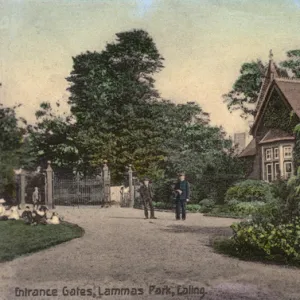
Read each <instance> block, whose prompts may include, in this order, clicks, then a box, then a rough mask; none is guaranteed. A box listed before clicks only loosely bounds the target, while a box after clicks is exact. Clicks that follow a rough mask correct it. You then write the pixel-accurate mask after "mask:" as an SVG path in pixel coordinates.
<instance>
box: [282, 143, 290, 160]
mask: <svg viewBox="0 0 300 300" xmlns="http://www.w3.org/2000/svg"><path fill="white" fill-rule="evenodd" d="M283 156H284V158H292V147H291V146H289V147H283Z"/></svg>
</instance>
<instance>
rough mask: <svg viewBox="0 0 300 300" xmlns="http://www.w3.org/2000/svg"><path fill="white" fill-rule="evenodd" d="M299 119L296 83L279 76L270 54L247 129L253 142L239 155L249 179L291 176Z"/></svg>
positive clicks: (298, 83) (299, 85)
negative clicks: (250, 123)
mask: <svg viewBox="0 0 300 300" xmlns="http://www.w3.org/2000/svg"><path fill="white" fill-rule="evenodd" d="M299 120H300V80H299V79H291V78H288V76H287V74H286V73H285V74H283V72H282V71H280V70H279V68H278V67H277V66H276V64H275V63H274V62H273V59H272V55H270V61H269V65H268V68H267V70H266V73H265V76H264V79H263V82H262V86H261V90H260V93H259V95H258V101H257V107H256V116H255V119H254V122H253V124H252V126H251V128H250V134H251V135H252V136H253V139H252V140H251V142H250V143H249V144H248V145H247V146H246V148H245V149H244V150H243V151H242V152H241V153H240V155H239V157H240V158H242V159H245V160H246V161H248V163H249V173H248V178H249V179H260V180H265V181H268V182H271V181H274V180H276V179H277V178H278V177H283V178H286V179H287V178H289V177H290V176H291V175H292V174H294V173H295V166H294V163H293V150H294V146H295V136H294V134H293V129H294V127H295V126H296V125H297V124H298V123H299V122H300V121H299Z"/></svg>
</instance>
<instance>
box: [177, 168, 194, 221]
mask: <svg viewBox="0 0 300 300" xmlns="http://www.w3.org/2000/svg"><path fill="white" fill-rule="evenodd" d="M174 189H175V192H176V220H180V210H181V218H182V220H185V218H186V212H185V206H186V202H188V201H189V197H190V184H189V183H188V182H187V181H186V180H185V174H184V173H180V174H179V180H178V181H177V183H176V184H175V188H174Z"/></svg>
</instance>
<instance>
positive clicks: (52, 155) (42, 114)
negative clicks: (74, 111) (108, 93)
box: [23, 102, 81, 172]
mask: <svg viewBox="0 0 300 300" xmlns="http://www.w3.org/2000/svg"><path fill="white" fill-rule="evenodd" d="M56 105H57V107H59V106H60V103H59V102H57V103H56ZM36 119H37V122H36V124H35V125H28V127H27V130H28V136H27V137H26V140H25V141H26V143H27V144H26V148H25V151H24V155H23V157H24V156H26V157H32V161H30V162H28V163H25V164H24V165H25V167H26V169H32V168H34V167H35V168H36V166H37V165H39V166H42V167H43V168H46V167H47V161H49V160H50V161H51V163H52V165H53V167H54V168H55V169H56V171H57V170H66V171H70V172H71V171H72V170H73V169H74V168H78V163H79V162H80V157H79V155H78V152H79V149H78V148H79V147H80V145H81V135H80V133H78V131H77V127H76V126H75V124H74V120H73V119H72V117H71V116H68V115H63V116H60V115H57V113H56V112H55V111H54V109H53V108H52V107H51V105H50V103H48V102H42V103H41V104H40V109H39V110H38V111H37V112H36ZM78 169H79V170H80V168H78Z"/></svg>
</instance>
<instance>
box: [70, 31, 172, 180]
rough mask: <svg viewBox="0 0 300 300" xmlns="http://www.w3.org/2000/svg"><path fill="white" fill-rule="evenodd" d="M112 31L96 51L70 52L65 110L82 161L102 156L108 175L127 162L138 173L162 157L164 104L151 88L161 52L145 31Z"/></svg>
mask: <svg viewBox="0 0 300 300" xmlns="http://www.w3.org/2000/svg"><path fill="white" fill-rule="evenodd" d="M116 36H117V41H116V42H114V43H110V44H107V46H106V49H105V50H103V51H102V52H101V53H98V52H94V53H91V52H87V53H85V54H81V55H78V56H76V57H74V58H73V63H74V64H73V71H72V72H71V74H70V76H69V77H68V78H67V80H68V81H69V82H70V84H71V85H70V88H69V91H70V92H71V97H70V99H69V104H70V105H71V112H72V113H73V115H74V116H75V117H76V124H77V126H78V128H79V129H80V130H81V131H82V133H83V134H84V149H85V152H86V155H85V157H83V158H82V159H83V164H85V165H99V164H100V163H101V161H102V160H103V159H107V160H108V161H109V162H110V165H111V166H112V168H111V169H112V174H111V175H112V177H113V179H117V178H118V177H119V172H122V171H123V169H124V166H125V165H128V164H129V163H131V164H133V165H134V166H135V168H136V170H137V172H139V173H141V174H144V173H145V172H146V171H147V170H148V169H149V167H151V166H152V165H153V163H154V162H155V163H157V162H159V161H161V160H163V158H164V151H163V149H162V147H161V143H162V141H163V136H162V133H163V132H165V130H164V128H163V126H162V125H163V124H162V122H161V118H162V113H164V110H162V111H161V113H159V110H160V109H161V108H162V107H161V106H163V107H165V106H167V105H168V104H165V103H162V102H159V101H158V100H159V99H158V97H159V95H158V92H157V91H156V90H155V88H154V82H155V80H154V79H153V74H155V73H157V72H159V71H160V70H161V69H162V68H163V64H162V62H163V57H161V55H160V54H159V52H158V50H157V48H156V45H155V43H154V41H153V40H152V38H151V37H150V36H149V34H148V33H147V32H145V31H143V30H132V31H127V32H121V33H117V34H116ZM157 121H158V122H157ZM93 145H96V146H93ZM96 149H97V150H96Z"/></svg>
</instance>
